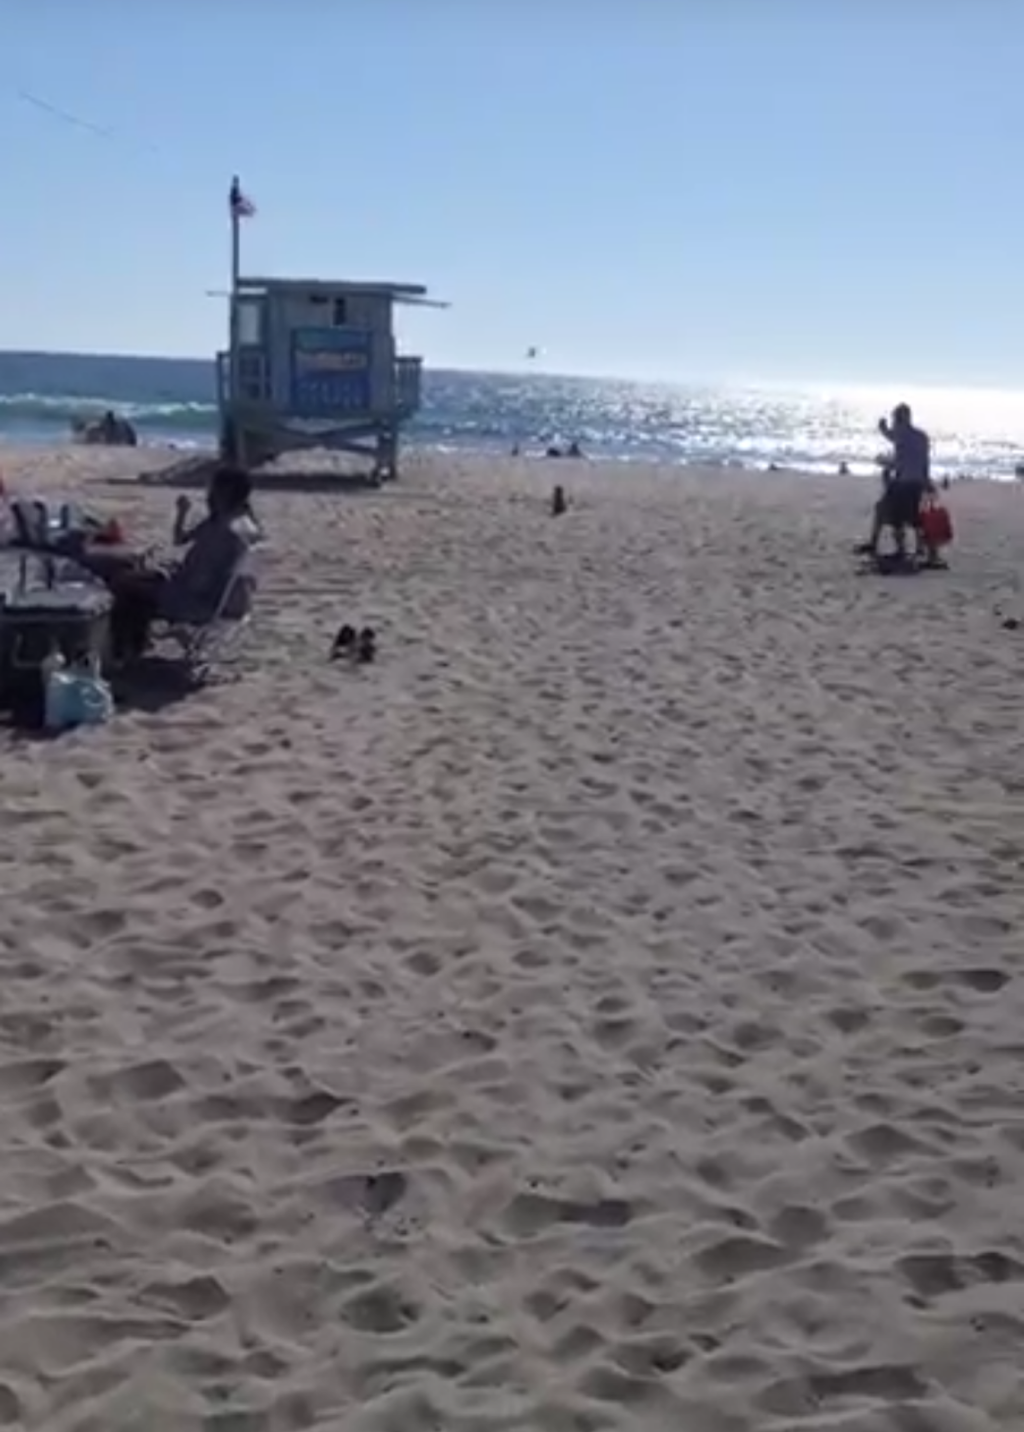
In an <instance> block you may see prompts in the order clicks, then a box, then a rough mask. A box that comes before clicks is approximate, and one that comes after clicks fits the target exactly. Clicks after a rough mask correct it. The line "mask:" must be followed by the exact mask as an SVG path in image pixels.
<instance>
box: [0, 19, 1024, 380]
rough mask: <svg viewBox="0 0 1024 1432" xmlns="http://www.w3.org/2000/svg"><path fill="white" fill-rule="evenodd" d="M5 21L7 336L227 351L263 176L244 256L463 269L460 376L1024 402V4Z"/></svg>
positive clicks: (432, 270)
mask: <svg viewBox="0 0 1024 1432" xmlns="http://www.w3.org/2000/svg"><path fill="white" fill-rule="evenodd" d="M0 33H2V34H3V47H2V51H0V153H2V154H3V166H4V198H3V202H2V204H0V347H3V348H28V349H54V350H63V351H93V352H108V353H135V352H138V353H160V354H168V355H183V356H184V355H187V356H202V355H204V354H206V353H211V354H212V352H213V351H215V350H216V349H217V348H218V347H221V346H223V340H224V333H225V327H226V306H225V303H224V300H223V298H220V297H209V296H208V292H207V291H208V290H211V289H213V290H217V289H223V287H224V286H225V284H226V281H227V277H228V255H229V228H228V219H227V204H226V195H227V189H228V185H229V181H230V178H231V175H232V174H233V173H236V172H237V173H238V174H239V175H240V176H241V180H242V184H243V188H244V189H245V190H246V192H247V193H248V194H249V195H250V196H251V198H252V199H253V200H254V202H255V203H256V205H257V206H258V211H259V212H258V214H257V216H256V217H255V218H254V219H252V220H251V221H250V222H248V223H247V224H246V225H245V230H244V235H243V239H244V251H243V269H244V270H245V271H247V272H249V273H252V274H267V273H270V274H280V275H289V276H315V277H320V278H335V277H337V278H357V279H373V278H378V279H397V280H408V281H413V282H424V283H426V284H428V285H429V286H430V289H431V292H432V294H434V295H435V296H436V297H438V298H441V299H445V300H448V301H450V303H451V305H452V307H451V308H450V309H449V310H446V311H434V310H422V311H414V312H407V313H405V314H403V316H402V318H401V322H400V331H401V335H402V338H403V341H404V343H405V346H406V349H407V350H409V351H416V352H422V353H423V354H424V355H425V356H426V359H427V362H428V363H429V364H431V365H433V366H435V367H461V368H479V369H494V370H512V371H515V370H517V369H522V368H524V367H527V366H529V364H528V360H527V359H526V353H527V350H528V348H530V347H531V346H533V345H536V346H538V347H539V349H540V353H539V356H538V359H537V360H536V363H537V365H538V366H540V367H541V368H542V369H543V370H547V371H553V372H562V373H579V374H595V375H606V374H607V375H617V376H621V377H626V378H639V379H652V378H662V379H666V380H669V381H685V380H708V381H718V380H727V381H728V380H731V381H737V382H764V383H769V384H771V383H790V382H814V383H817V384H820V385H826V386H827V385H830V384H876V383H877V384H886V383H889V382H892V381H900V382H907V383H916V384H943V385H952V386H957V385H963V386H971V385H978V386H991V387H999V388H1014V387H1016V386H1020V387H1022V388H1024V343H1022V341H1021V338H1022V325H1021V312H1022V304H1024V268H1022V250H1024V173H1022V165H1021V160H1022V157H1024V143H1022V134H1024V110H1022V108H1021V105H1020V97H1019V96H1020V80H1019V66H1020V56H1021V55H1022V54H1024V5H1020V4H1016V3H1014V0H545V2H544V3H543V4H542V3H540V0H486V3H484V0H429V3H428V0H288V3H285V0H245V3H243V0H217V3H212V0H206V3H199V0H145V3H143V4H129V3H128V0H89V3H88V4H84V3H81V0H78V3H72V0H32V3H31V4H26V3H25V0H0ZM44 106H52V107H55V108H57V109H59V110H61V111H63V112H64V113H65V115H67V116H71V117H72V118H65V117H61V116H59V115H57V114H54V113H53V112H52V111H51V110H50V109H48V108H45V107H44ZM72 119H73V120H74V121H77V122H72Z"/></svg>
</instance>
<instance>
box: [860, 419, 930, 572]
mask: <svg viewBox="0 0 1024 1432" xmlns="http://www.w3.org/2000/svg"><path fill="white" fill-rule="evenodd" d="M878 431H879V432H880V433H881V434H882V436H883V437H884V438H885V439H886V440H887V441H888V442H890V443H892V457H891V459H890V461H889V462H888V463H887V464H886V467H885V468H884V469H883V472H884V480H885V486H884V489H883V491H882V495H881V497H880V498H879V499H878V501H877V503H876V504H875V514H874V521H873V522H872V526H871V536H870V537H869V538H868V540H867V542H865V543H864V545H863V547H861V548H860V551H861V553H862V554H863V555H864V556H869V557H877V555H878V544H879V541H880V540H881V536H882V529H883V528H884V527H891V528H892V531H893V535H894V537H895V541H896V548H897V552H898V553H899V554H900V555H901V556H902V555H903V554H904V552H905V548H906V533H907V528H908V527H909V528H912V529H913V531H914V532H915V533H916V532H918V531H919V529H920V514H921V503H922V501H923V500H924V498H925V496H926V495H927V494H928V493H929V492H932V491H934V487H933V484H932V479H931V441H930V439H929V437H928V434H927V433H926V432H925V431H924V430H923V429H922V428H918V427H915V426H914V423H913V419H912V415H911V412H910V408H909V407H908V406H907V404H906V403H899V404H897V406H896V407H895V408H893V410H892V416H891V418H888V419H887V418H882V419H880V420H879V424H878Z"/></svg>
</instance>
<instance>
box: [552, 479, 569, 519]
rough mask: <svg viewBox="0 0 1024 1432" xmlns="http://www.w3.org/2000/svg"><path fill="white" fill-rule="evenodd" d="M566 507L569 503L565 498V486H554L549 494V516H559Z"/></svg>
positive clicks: (566, 509)
mask: <svg viewBox="0 0 1024 1432" xmlns="http://www.w3.org/2000/svg"><path fill="white" fill-rule="evenodd" d="M568 509H569V504H568V503H567V502H566V500H565V488H564V487H561V486H559V487H556V488H555V490H554V492H552V494H551V516H552V517H561V516H562V514H563V513H565V512H567V511H568Z"/></svg>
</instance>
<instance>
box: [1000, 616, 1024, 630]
mask: <svg viewBox="0 0 1024 1432" xmlns="http://www.w3.org/2000/svg"><path fill="white" fill-rule="evenodd" d="M1001 626H1002V628H1003V631H1019V630H1020V617H1003V620H1002V622H1001Z"/></svg>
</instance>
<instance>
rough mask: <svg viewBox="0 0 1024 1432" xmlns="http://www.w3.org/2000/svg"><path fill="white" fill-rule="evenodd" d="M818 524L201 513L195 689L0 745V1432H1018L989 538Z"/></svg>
mask: <svg viewBox="0 0 1024 1432" xmlns="http://www.w3.org/2000/svg"><path fill="white" fill-rule="evenodd" d="M147 456H148V455H144V454H141V453H139V452H112V451H106V452H104V451H102V450H97V449H77V450H76V449H72V448H67V449H62V450H59V451H58V450H53V451H46V452H42V453H39V452H34V453H31V454H29V453H24V452H19V451H17V450H14V449H10V450H8V449H0V471H2V473H3V476H4V479H5V481H6V484H7V487H8V489H13V488H17V487H21V488H23V489H24V490H32V491H52V492H54V493H60V494H64V493H67V492H69V491H72V490H75V491H79V492H81V493H83V494H84V495H85V496H86V497H87V500H88V502H89V503H90V505H91V506H93V507H95V508H96V509H97V510H99V511H102V512H110V513H117V514H119V515H120V516H121V517H122V518H123V520H124V521H125V523H126V524H127V526H128V528H129V531H130V532H131V533H132V534H141V535H142V536H144V537H146V538H147V539H153V538H156V537H157V536H158V535H160V534H165V533H166V532H167V531H168V529H169V524H170V520H171V514H172V508H173V501H174V493H173V492H170V491H161V490H159V489H152V488H144V487H139V486H136V485H126V484H125V483H124V482H123V481H122V483H121V484H120V485H118V484H117V483H112V482H110V481H109V479H117V478H121V479H122V480H123V479H124V478H126V477H128V476H130V475H133V474H135V473H136V472H138V471H139V469H140V467H142V466H146V465H149V466H153V465H155V464H154V462H153V460H152V459H151V460H150V461H149V462H148V464H147V462H146V461H145V460H144V459H145V458H146V457H147ZM555 481H561V482H564V483H566V485H567V487H568V490H569V497H570V511H569V513H568V514H567V515H566V516H565V517H563V518H561V519H559V520H557V521H556V520H553V519H552V518H551V517H550V516H549V512H548V507H549V497H550V492H551V487H552V484H553V482H555ZM874 497H875V486H874V483H873V482H872V481H871V480H870V479H857V478H852V479H839V478H832V479H826V478H806V477H800V476H797V475H788V474H783V473H780V474H771V475H768V474H763V473H762V474H754V473H743V472H741V471H719V472H710V473H709V472H706V471H705V472H702V471H699V470H692V471H679V470H669V469H658V468H656V467H637V468H624V467H622V466H616V465H606V466H602V465H600V464H597V463H593V464H589V463H584V464H552V463H543V462H536V463H529V462H525V461H524V462H517V461H515V460H512V459H509V460H505V461H501V460H496V461H487V460H483V459H480V460H475V459H469V458H464V457H457V458H456V457H452V458H443V457H433V458H431V457H427V456H416V455H413V456H411V457H410V458H409V461H408V463H407V470H406V473H405V476H404V477H403V479H402V481H401V482H400V483H399V484H397V485H396V486H394V487H390V488H388V489H385V490H383V491H380V492H373V493H362V494H359V493H349V494H340V495H325V494H312V493H308V492H307V493H287V494H283V493H280V492H271V493H265V494H259V495H258V498H257V505H258V508H259V512H260V515H261V517H262V519H263V521H264V523H265V525H266V527H267V529H268V532H269V535H270V541H269V544H268V547H267V550H266V551H265V552H264V553H263V554H261V559H260V560H261V568H262V570H261V590H260V597H259V603H258V613H257V619H256V622H255V625H254V630H253V633H252V640H251V643H250V645H249V647H248V649H247V652H246V655H245V658H244V661H243V664H242V669H241V672H240V679H238V680H237V681H232V682H228V683H224V684H218V685H216V686H215V687H213V688H211V689H210V690H208V691H205V692H202V693H200V694H197V695H193V696H190V697H189V698H188V699H187V700H181V701H175V702H168V701H164V700H154V701H153V702H152V703H149V704H148V705H147V704H145V703H143V704H142V705H140V706H138V707H137V708H136V709H132V710H127V711H124V712H122V713H121V714H119V716H118V718H117V719H116V721H115V722H114V723H113V724H112V725H110V726H108V727H105V728H102V729H100V730H96V731H91V732H81V733H74V734H72V735H69V736H67V737H65V738H63V739H61V740H59V741H57V742H49V743H47V742H35V741H30V742H25V741H18V740H15V739H13V738H11V737H9V736H7V735H0V820H2V824H3V831H4V838H3V841H2V843H0V888H2V891H3V895H4V900H3V917H2V920H0V942H2V944H0V950H2V965H0V968H2V976H3V978H2V986H0V988H2V998H0V1140H2V1149H3V1157H2V1160H0V1426H11V1427H19V1428H24V1429H43V1428H45V1429H46V1432H193V1429H194V1432H305V1429H314V1428H317V1429H318V1428H324V1429H328V1428H330V1429H342V1428H343V1429H346V1432H349V1429H351V1432H499V1429H500V1432H603V1429H615V1432H668V1429H674V1428H679V1429H685V1432H992V1429H1003V1428H1007V1429H1011V1428H1012V1429H1015V1432H1020V1428H1021V1427H1024V1373H1022V1371H1021V1368H1022V1349H1024V1210H1022V1206H1021V1189H1022V1188H1024V1060H1022V1055H1024V979H1022V973H1021V966H1022V936H1021V930H1022V928H1024V723H1022V720H1021V689H1022V688H1021V675H1022V671H1024V629H1022V630H1021V631H1008V630H1005V629H1004V628H1003V627H1002V626H1001V622H1000V619H999V617H998V616H997V615H996V611H997V609H998V610H999V611H1001V612H1005V613H1006V614H1008V615H1014V614H1015V615H1018V616H1021V617H1024V596H1022V595H1021V594H1020V585H1021V573H1022V571H1024V492H1022V491H1020V490H1019V489H1017V488H1014V487H1010V486H999V485H995V484H992V485H990V484H981V483H976V484H963V485H960V486H958V487H956V488H955V489H954V491H953V492H952V493H951V494H950V497H949V501H950V506H951V509H952V512H953V517H954V521H955V523H956V526H957V541H956V545H955V547H954V549H953V552H952V554H951V562H952V567H951V570H950V571H949V572H947V573H929V574H922V575H921V576H918V577H915V578H912V579H902V578H891V579H883V578H879V577H865V576H861V575H858V574H857V571H856V561H855V559H854V558H853V557H852V556H851V555H850V547H851V544H852V543H853V542H854V541H855V540H856V539H857V538H858V537H859V536H860V535H861V534H862V533H863V531H864V529H865V526H866V523H867V517H868V512H869V508H870V505H871V503H872V502H873V500H874ZM345 621H350V622H353V623H355V624H357V625H363V624H366V623H368V624H370V625H372V626H373V627H375V628H376V630H377V632H378V636H379V647H380V655H379V659H378V661H377V663H376V664H375V665H373V666H370V667H366V668H362V669H354V668H350V667H347V666H340V665H337V664H331V663H330V662H329V661H328V660H327V654H328V649H329V646H330V642H331V638H332V636H333V634H334V632H335V631H336V629H337V628H338V626H339V625H340V624H341V623H343V622H345Z"/></svg>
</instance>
